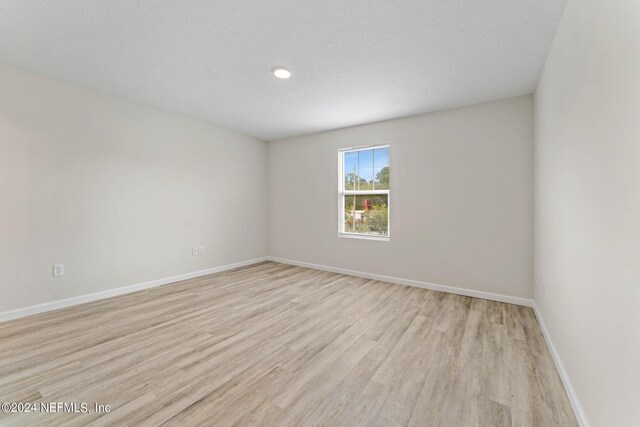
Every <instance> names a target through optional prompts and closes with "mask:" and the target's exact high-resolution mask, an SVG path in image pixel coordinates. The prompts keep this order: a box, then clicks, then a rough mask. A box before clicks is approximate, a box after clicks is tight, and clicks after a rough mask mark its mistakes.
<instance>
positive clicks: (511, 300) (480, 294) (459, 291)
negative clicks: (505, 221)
mask: <svg viewBox="0 0 640 427" xmlns="http://www.w3.org/2000/svg"><path fill="white" fill-rule="evenodd" d="M267 259H269V260H270V261H275V262H280V263H282V264H290V265H297V266H299V267H307V268H313V269H316V270H324V271H330V272H332V273H342V274H348V275H349V276H356V277H363V278H365V279H373V280H380V281H382V282H390V283H396V284H399V285H405V286H413V287H414V288H422V289H431V290H432V291H440V292H448V293H450V294H456V295H464V296H468V297H475V298H482V299H488V300H492V301H499V302H506V303H508V304H516V305H523V306H525V307H533V300H532V299H528V298H520V297H512V296H509V295H502V294H494V293H491V292H484V291H476V290H473V289H465V288H456V287H454V286H447V285H439V284H436V283H429V282H421V281H418V280H411V279H402V278H399V277H392V276H384V275H381V274H373V273H365V272H364V271H355V270H348V269H346V268H339V267H330V266H327V265H320V264H312V263H309V262H303V261H296V260H291V259H285V258H278V257H272V256H269V257H267Z"/></svg>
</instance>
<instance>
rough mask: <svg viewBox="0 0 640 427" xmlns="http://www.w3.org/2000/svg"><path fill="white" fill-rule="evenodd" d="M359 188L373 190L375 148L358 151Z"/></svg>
mask: <svg viewBox="0 0 640 427" xmlns="http://www.w3.org/2000/svg"><path fill="white" fill-rule="evenodd" d="M358 175H359V177H360V179H359V180H358V182H359V183H360V187H359V188H358V190H373V150H363V151H358Z"/></svg>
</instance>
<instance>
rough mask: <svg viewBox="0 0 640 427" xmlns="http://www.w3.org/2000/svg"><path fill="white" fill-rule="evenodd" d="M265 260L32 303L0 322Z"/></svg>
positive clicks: (0, 315) (2, 316)
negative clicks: (36, 303)
mask: <svg viewBox="0 0 640 427" xmlns="http://www.w3.org/2000/svg"><path fill="white" fill-rule="evenodd" d="M263 261H267V257H262V258H254V259H249V260H246V261H240V262H236V263H233V264H227V265H221V266H219V267H213V268H208V269H206V270H200V271H194V272H191V273H184V274H178V275H177V276H171V277H165V278H162V279H156V280H151V281H148V282H143V283H137V284H135V285H129V286H124V287H121V288H115V289H107V290H105V291H100V292H96V293H93V294H87V295H80V296H77V297H72V298H66V299H61V300H57V301H51V302H46V303H43V304H38V305H32V306H30V307H24V308H18V309H16V310H11V311H5V312H3V313H0V322H4V321H6V320H12V319H17V318H19V317H25V316H30V315H32V314H38V313H44V312H46V311H52V310H58V309H60V308H65V307H70V306H72V305H78V304H84V303H86V302H91V301H97V300H100V299H105V298H111V297H115V296H118V295H123V294H128V293H131V292H136V291H141V290H143V289H149V288H155V287H156V286H162V285H168V284H170V283H175V282H180V281H182V280H187V279H193V278H195V277H200V276H206V275H207V274H213V273H219V272H221V271H226V270H232V269H234V268H238V267H244V266H247V265H251V264H256V263H259V262H263Z"/></svg>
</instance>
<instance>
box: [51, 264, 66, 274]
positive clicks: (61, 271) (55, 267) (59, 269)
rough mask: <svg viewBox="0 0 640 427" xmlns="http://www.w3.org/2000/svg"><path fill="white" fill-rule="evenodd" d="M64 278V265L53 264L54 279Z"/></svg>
mask: <svg viewBox="0 0 640 427" xmlns="http://www.w3.org/2000/svg"><path fill="white" fill-rule="evenodd" d="M58 276H64V264H53V277H58Z"/></svg>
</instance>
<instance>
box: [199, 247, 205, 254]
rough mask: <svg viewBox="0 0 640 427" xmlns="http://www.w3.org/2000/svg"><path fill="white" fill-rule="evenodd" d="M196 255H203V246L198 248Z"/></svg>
mask: <svg viewBox="0 0 640 427" xmlns="http://www.w3.org/2000/svg"><path fill="white" fill-rule="evenodd" d="M198 255H204V246H200V247H199V248H198Z"/></svg>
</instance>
